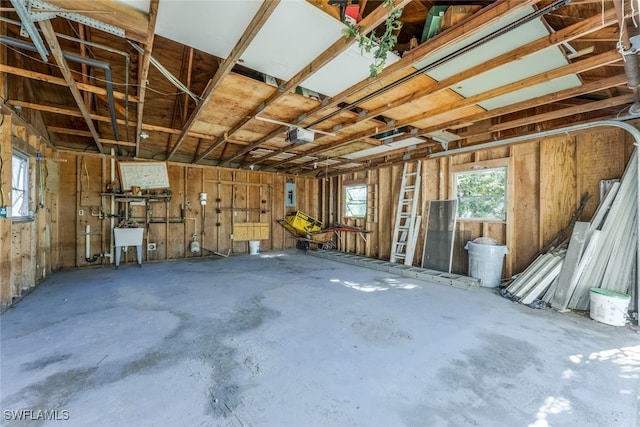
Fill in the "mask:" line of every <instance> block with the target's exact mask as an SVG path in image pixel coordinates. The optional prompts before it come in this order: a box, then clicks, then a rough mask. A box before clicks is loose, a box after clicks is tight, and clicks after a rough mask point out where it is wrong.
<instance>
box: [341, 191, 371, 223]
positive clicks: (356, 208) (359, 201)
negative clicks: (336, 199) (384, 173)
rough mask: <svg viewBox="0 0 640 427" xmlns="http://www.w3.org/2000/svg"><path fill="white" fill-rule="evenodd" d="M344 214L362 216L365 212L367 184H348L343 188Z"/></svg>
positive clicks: (350, 216) (346, 215) (355, 216)
mask: <svg viewBox="0 0 640 427" xmlns="http://www.w3.org/2000/svg"><path fill="white" fill-rule="evenodd" d="M344 191H345V203H344V216H345V217H347V218H363V217H364V216H365V215H366V214H367V186H366V185H364V184H361V185H348V186H346V187H345V188H344Z"/></svg>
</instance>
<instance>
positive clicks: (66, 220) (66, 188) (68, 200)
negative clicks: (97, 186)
mask: <svg viewBox="0 0 640 427" xmlns="http://www.w3.org/2000/svg"><path fill="white" fill-rule="evenodd" d="M61 157H62V158H63V159H64V160H65V162H63V163H60V194H61V197H62V203H60V216H59V224H60V230H62V233H60V240H59V248H60V264H61V266H62V267H63V268H71V267H76V249H77V243H76V242H77V239H76V234H77V230H76V222H77V220H78V215H77V211H76V204H77V194H78V189H77V179H76V177H77V165H76V156H73V155H68V154H62V155H61ZM71 230H74V232H70V231H71Z"/></svg>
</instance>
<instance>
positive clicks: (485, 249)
mask: <svg viewBox="0 0 640 427" xmlns="http://www.w3.org/2000/svg"><path fill="white" fill-rule="evenodd" d="M464 248H465V249H466V250H467V251H468V252H469V276H471V277H475V278H476V279H480V286H484V287H486V288H496V287H498V285H500V279H502V264H503V262H504V256H505V254H506V253H507V252H508V251H507V247H506V246H505V245H503V244H500V243H495V244H485V243H474V242H467V244H466V245H465V247H464Z"/></svg>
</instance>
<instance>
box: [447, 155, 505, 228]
mask: <svg viewBox="0 0 640 427" xmlns="http://www.w3.org/2000/svg"><path fill="white" fill-rule="evenodd" d="M455 192H456V194H455V198H457V199H458V219H463V220H465V219H466V220H483V221H487V220H489V221H506V219H507V168H505V167H503V168H493V169H483V170H477V171H468V172H458V173H456V174H455Z"/></svg>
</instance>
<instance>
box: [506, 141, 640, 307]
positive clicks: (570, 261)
mask: <svg viewBox="0 0 640 427" xmlns="http://www.w3.org/2000/svg"><path fill="white" fill-rule="evenodd" d="M638 179H639V178H638V162H637V155H636V153H635V152H634V154H633V155H632V157H631V161H630V162H629V165H628V166H627V169H626V170H625V172H624V175H623V177H622V180H621V181H620V182H614V183H612V184H611V186H610V188H609V190H608V191H607V193H606V195H605V197H604V198H603V199H602V200H601V202H600V205H599V206H598V209H597V210H596V212H595V214H594V215H593V218H592V220H591V222H580V221H578V222H576V223H575V224H574V226H573V232H572V234H571V239H570V241H569V245H568V248H567V249H566V250H563V249H554V250H551V251H550V252H548V253H545V254H543V255H540V256H538V257H537V258H536V259H535V260H534V261H533V263H532V264H531V265H529V267H527V269H526V270H525V271H523V272H522V273H521V274H520V275H518V276H517V277H516V278H515V279H514V280H513V281H512V282H511V284H510V285H509V286H508V287H507V288H506V289H505V290H504V292H502V294H503V296H506V297H509V298H511V299H513V300H516V301H518V302H521V303H523V304H527V305H531V306H534V307H539V306H547V305H549V304H550V305H551V307H553V308H554V309H556V310H559V311H563V310H566V309H575V310H588V309H589V302H590V290H591V288H603V289H609V290H612V291H616V292H621V293H627V294H632V295H633V294H634V293H635V294H636V295H637V294H638V293H639V292H640V289H639V287H640V284H639V283H638V279H637V270H636V268H637V251H638V223H637V221H638ZM534 302H535V303H534ZM532 303H534V304H532Z"/></svg>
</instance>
